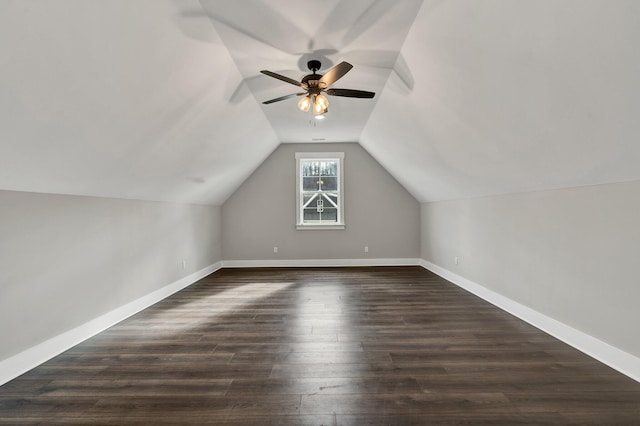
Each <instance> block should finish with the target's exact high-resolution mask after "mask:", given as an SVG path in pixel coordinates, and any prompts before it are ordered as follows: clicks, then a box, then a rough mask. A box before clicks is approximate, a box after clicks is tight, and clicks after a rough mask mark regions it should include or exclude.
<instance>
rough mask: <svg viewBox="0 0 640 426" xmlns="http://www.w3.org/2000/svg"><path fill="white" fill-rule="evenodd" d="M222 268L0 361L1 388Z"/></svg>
mask: <svg viewBox="0 0 640 426" xmlns="http://www.w3.org/2000/svg"><path fill="white" fill-rule="evenodd" d="M220 268H222V262H217V263H214V264H213V265H210V266H207V267H206V268H203V269H201V270H199V271H197V272H194V273H193V274H190V275H188V276H186V277H184V278H181V279H179V280H178V281H175V282H173V283H171V284H168V285H166V286H164V287H162V288H160V289H158V290H156V291H154V292H152V293H149V294H147V295H146V296H143V297H141V298H139V299H136V300H134V301H133V302H130V303H127V304H126V305H124V306H121V307H119V308H117V309H114V310H113V311H111V312H108V313H106V314H104V315H101V316H99V317H98V318H95V319H93V320H91V321H89V322H87V323H85V324H82V325H80V326H78V327H76V328H74V329H72V330H69V331H66V332H64V333H62V334H59V335H58V336H55V337H53V338H51V339H49V340H47V341H45V342H42V343H40V344H38V345H36V346H33V347H32V348H29V349H27V350H26V351H23V352H21V353H19V354H16V355H14V356H12V357H10V358H7V359H4V360H2V361H0V385H2V384H4V383H6V382H8V381H9V380H12V379H14V378H16V377H18V376H20V375H22V374H24V373H26V372H27V371H29V370H31V369H32V368H35V367H37V366H38V365H40V364H42V363H44V362H46V361H48V360H50V359H51V358H53V357H54V356H56V355H59V354H61V353H62V352H64V351H66V350H67V349H69V348H72V347H73V346H75V345H77V344H79V343H81V342H83V341H85V340H87V339H88V338H90V337H92V336H95V335H96V334H98V333H100V332H101V331H104V330H106V329H107V328H109V327H111V326H113V325H115V324H117V323H119V322H120V321H122V320H124V319H126V318H128V317H130V316H131V315H134V314H136V313H138V312H140V311H142V310H143V309H146V308H148V307H149V306H151V305H153V304H155V303H157V302H159V301H161V300H163V299H165V298H167V297H169V296H171V295H172V294H174V293H176V292H178V291H180V290H182V289H183V288H185V287H188V286H189V285H191V284H193V283H195V282H196V281H198V280H200V279H201V278H204V277H206V276H207V275H209V274H212V273H213V272H215V271H217V270H218V269H220Z"/></svg>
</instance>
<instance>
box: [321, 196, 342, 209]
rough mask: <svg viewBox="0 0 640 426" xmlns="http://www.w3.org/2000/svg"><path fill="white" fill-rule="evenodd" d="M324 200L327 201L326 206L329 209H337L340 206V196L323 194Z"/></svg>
mask: <svg viewBox="0 0 640 426" xmlns="http://www.w3.org/2000/svg"><path fill="white" fill-rule="evenodd" d="M322 196H323V198H324V199H325V203H324V204H325V205H326V206H327V207H335V206H337V205H338V194H326V193H323V194H322Z"/></svg>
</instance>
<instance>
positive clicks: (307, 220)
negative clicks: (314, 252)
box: [296, 152, 344, 229]
mask: <svg viewBox="0 0 640 426" xmlns="http://www.w3.org/2000/svg"><path fill="white" fill-rule="evenodd" d="M343 159H344V153H342V152H339V153H296V165H297V172H296V177H297V182H296V187H297V215H296V216H297V227H298V229H343V228H344V221H343V218H344V208H343V201H342V193H343V184H342V176H341V174H342V162H343Z"/></svg>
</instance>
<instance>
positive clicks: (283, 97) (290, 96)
mask: <svg viewBox="0 0 640 426" xmlns="http://www.w3.org/2000/svg"><path fill="white" fill-rule="evenodd" d="M305 94H306V93H304V92H303V93H292V94H290V95H284V96H280V97H279V98H275V99H270V100H268V101H264V102H263V104H272V103H274V102H280V101H284V100H285V99H289V98H293V97H294V96H302V95H305Z"/></svg>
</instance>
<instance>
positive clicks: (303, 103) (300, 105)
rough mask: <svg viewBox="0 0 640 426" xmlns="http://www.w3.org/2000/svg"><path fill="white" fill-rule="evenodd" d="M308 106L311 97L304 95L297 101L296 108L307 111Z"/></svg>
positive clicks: (309, 105)
mask: <svg viewBox="0 0 640 426" xmlns="http://www.w3.org/2000/svg"><path fill="white" fill-rule="evenodd" d="M310 107H311V98H310V97H309V95H307V96H304V97H303V98H301V99H300V100H299V101H298V109H299V110H300V111H302V112H307V111H309V108H310Z"/></svg>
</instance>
